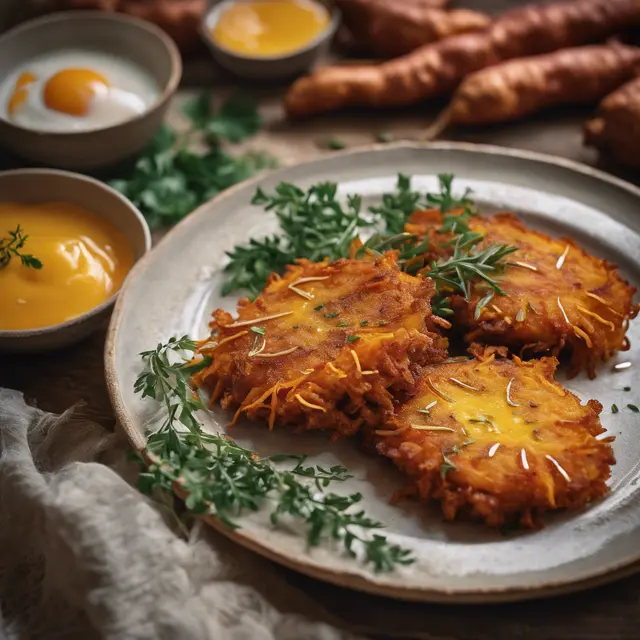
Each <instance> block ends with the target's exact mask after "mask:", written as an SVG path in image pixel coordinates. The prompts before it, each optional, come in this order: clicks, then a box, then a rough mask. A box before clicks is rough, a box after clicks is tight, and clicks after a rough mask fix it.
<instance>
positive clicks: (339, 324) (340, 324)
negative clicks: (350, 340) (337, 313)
mask: <svg viewBox="0 0 640 640" xmlns="http://www.w3.org/2000/svg"><path fill="white" fill-rule="evenodd" d="M348 326H349V323H348V322H338V324H337V325H336V327H348Z"/></svg>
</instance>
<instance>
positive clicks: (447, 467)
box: [440, 448, 458, 480]
mask: <svg viewBox="0 0 640 640" xmlns="http://www.w3.org/2000/svg"><path fill="white" fill-rule="evenodd" d="M454 453H457V448H456V450H455V451H454ZM442 460H443V463H442V464H441V465H440V477H441V478H442V479H443V480H444V479H445V478H446V477H447V473H449V471H457V470H458V467H456V465H455V464H454V463H453V462H452V461H451V458H449V457H447V455H446V453H445V451H444V449H443V450H442Z"/></svg>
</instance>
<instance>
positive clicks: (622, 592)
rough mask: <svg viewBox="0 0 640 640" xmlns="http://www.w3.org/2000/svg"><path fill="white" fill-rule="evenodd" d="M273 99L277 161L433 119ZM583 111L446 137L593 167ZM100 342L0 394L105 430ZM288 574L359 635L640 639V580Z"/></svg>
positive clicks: (403, 131) (42, 359)
mask: <svg viewBox="0 0 640 640" xmlns="http://www.w3.org/2000/svg"><path fill="white" fill-rule="evenodd" d="M464 4H465V5H467V6H470V5H475V6H476V7H478V6H483V8H486V7H487V5H492V6H491V8H496V6H498V7H500V8H502V7H504V6H505V5H514V4H520V2H504V1H503V2H501V1H499V0H485V1H484V2H482V1H478V2H471V3H468V2H467V3H464ZM186 71H187V73H186V84H187V85H198V86H207V85H209V84H211V82H212V81H213V79H214V78H216V77H217V74H216V72H215V71H214V69H213V68H212V66H211V63H210V61H208V60H206V59H203V60H201V61H197V62H194V63H192V64H190V65H189V66H188V68H187V70H186ZM279 94H280V91H279V90H278V89H277V88H275V89H274V88H269V89H260V90H259V95H260V98H261V105H262V111H263V114H264V115H265V117H266V120H267V127H266V129H265V131H263V132H261V133H260V134H259V135H258V136H257V137H256V138H255V139H254V140H252V141H251V142H250V143H248V145H247V146H249V147H250V148H255V149H261V150H266V151H270V152H271V153H272V154H274V155H275V156H276V157H278V158H279V159H280V161H281V162H283V163H287V162H298V161H302V160H305V159H308V158H312V157H317V156H318V155H319V154H322V153H328V152H326V151H321V150H320V149H319V148H318V145H319V143H322V141H323V140H326V139H327V138H328V137H332V136H337V137H340V138H341V139H342V140H344V141H345V142H346V143H347V144H348V145H349V146H350V147H352V146H356V145H362V144H370V143H371V142H373V140H374V136H375V133H377V132H380V131H385V132H392V133H393V134H394V136H395V137H396V138H398V139H402V138H408V139H415V138H416V137H417V136H418V135H419V133H420V131H421V130H423V129H424V127H425V126H426V125H427V124H428V123H429V122H430V120H431V118H432V117H433V115H434V111H433V110H422V109H420V110H412V111H399V112H392V113H384V114H376V113H370V112H368V113H358V114H353V113H352V114H344V115H339V116H329V117H322V118H318V119H316V120H313V121H312V122H304V123H295V124H290V123H286V122H285V121H284V118H283V114H282V111H281V107H280V103H279V99H278V96H279ZM588 113H589V111H588V110H579V111H572V110H569V111H563V112H560V113H554V114H551V115H549V114H548V115H544V116H541V117H539V118H534V119H530V120H528V121H526V122H522V123H518V124H514V125H509V126H502V127H493V128H483V129H482V130H480V131H478V130H475V131H457V132H454V133H453V135H450V136H448V137H449V138H450V139H457V140H466V141H472V142H481V143H488V144H496V145H502V146H508V147H519V148H522V149H530V150H534V151H540V152H544V153H550V154H555V155H558V156H562V157H565V158H570V159H573V160H578V161H581V162H584V163H586V164H589V165H596V164H597V158H596V155H595V153H593V152H592V151H591V150H586V149H584V148H583V147H582V144H581V125H582V122H583V121H584V119H585V117H586V116H587V115H588ZM174 117H175V114H174ZM178 120H179V118H178ZM15 163H16V161H15V159H13V158H9V157H6V156H3V155H2V153H1V152H0V168H3V167H10V166H14V165H15ZM601 168H604V169H605V170H609V171H611V172H612V173H615V174H616V175H619V176H621V177H624V178H626V179H629V180H632V181H634V182H636V183H640V175H634V174H629V173H626V172H624V171H623V170H620V169H617V168H615V167H612V166H608V165H604V166H603V167H601ZM639 215H640V212H639ZM0 303H1V302H0ZM104 338H105V330H101V331H99V332H97V333H95V334H94V335H93V336H91V337H90V338H88V339H87V340H85V341H83V342H82V343H80V344H78V345H75V346H73V347H71V348H68V349H65V350H62V351H57V352H54V353H45V354H38V355H21V356H15V355H0V386H4V387H10V388H15V389H19V390H21V391H23V392H24V393H25V394H26V395H27V397H29V398H31V399H32V400H33V401H34V402H36V403H37V404H38V405H39V406H40V407H42V408H43V409H47V410H49V411H55V412H61V411H63V410H65V409H66V408H68V407H69V406H71V405H73V404H75V403H78V402H83V403H84V405H85V407H84V409H83V410H84V412H85V413H87V414H88V415H90V416H91V417H93V418H94V419H95V420H96V421H98V422H100V423H101V424H103V425H104V426H106V427H108V428H113V426H114V417H113V412H112V410H111V406H110V403H109V398H108V395H107V391H106V388H105V384H104V373H103V357H102V356H103V347H104ZM283 571H285V570H283ZM286 573H287V574H288V576H289V579H290V580H291V582H293V583H295V584H296V585H297V586H298V587H300V588H301V589H304V590H305V591H306V592H307V593H310V594H311V595H312V596H313V597H314V598H317V600H318V601H319V602H320V603H321V604H323V605H324V606H325V607H326V609H327V610H328V611H330V612H331V613H333V614H335V615H338V616H339V617H341V618H342V619H344V620H345V622H346V623H347V624H349V625H353V626H354V627H361V626H362V624H363V623H366V627H367V630H368V631H369V632H370V631H371V629H377V630H378V631H379V634H380V637H392V636H393V637H407V638H409V637H411V638H428V639H430V640H436V639H437V640H453V639H465V640H466V639H469V640H476V639H477V640H496V639H497V640H502V639H504V640H511V639H513V640H519V639H529V638H531V639H532V640H533V639H535V640H578V639H596V638H597V639H607V640H622V639H627V638H629V639H631V638H638V637H640V632H639V631H638V625H639V623H640V575H636V576H634V577H631V578H626V579H623V580H620V581H618V582H616V583H614V584H611V585H608V586H604V587H599V588H596V589H593V590H591V591H588V592H585V593H580V594H575V595H571V596H563V597H558V598H555V599H549V600H540V601H532V602H527V603H518V604H505V605H492V606H452V605H411V604H404V603H397V602H392V601H389V600H384V599H382V598H374V597H371V596H365V595H362V594H355V593H351V592H348V591H346V590H341V589H338V588H335V587H330V586H327V585H324V584H322V583H319V582H316V581H314V580H311V579H309V578H306V577H304V576H299V575H296V574H293V573H291V572H286Z"/></svg>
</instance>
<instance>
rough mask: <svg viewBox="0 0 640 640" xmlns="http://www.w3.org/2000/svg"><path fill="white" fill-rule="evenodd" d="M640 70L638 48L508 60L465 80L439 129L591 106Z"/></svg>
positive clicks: (562, 52)
mask: <svg viewBox="0 0 640 640" xmlns="http://www.w3.org/2000/svg"><path fill="white" fill-rule="evenodd" d="M639 66H640V49H638V48H637V47H628V46H624V45H621V44H611V45H607V46H604V45H603V46H589V47H576V48H572V49H561V50H560V51H555V52H553V53H548V54H546V55H541V56H531V57H528V58H519V59H516V60H509V61H508V62H503V63H501V64H498V65H495V66H493V67H489V68H488V69H483V70H481V71H477V72H476V73H473V74H471V75H470V76H468V77H467V78H465V79H464V80H463V81H462V84H461V85H460V86H459V87H458V89H457V91H456V92H455V94H454V95H453V98H452V100H451V103H450V105H449V106H448V108H447V109H446V111H445V112H444V114H443V118H442V119H441V121H440V125H441V126H444V125H448V124H465V125H480V124H491V123H497V122H508V121H510V120H516V119H518V118H522V117H523V116H526V115H529V114H531V113H534V112H536V111H540V110H542V109H548V108H550V107H557V106H561V105H565V104H576V105H577V104H591V103H595V102H597V101H598V100H600V99H601V98H602V97H603V96H606V95H607V94H608V93H610V92H611V91H613V90H614V89H616V88H617V87H619V86H620V85H621V84H623V83H624V82H626V81H627V80H629V79H630V78H632V77H633V75H634V74H635V72H636V71H637V70H638V68H639Z"/></svg>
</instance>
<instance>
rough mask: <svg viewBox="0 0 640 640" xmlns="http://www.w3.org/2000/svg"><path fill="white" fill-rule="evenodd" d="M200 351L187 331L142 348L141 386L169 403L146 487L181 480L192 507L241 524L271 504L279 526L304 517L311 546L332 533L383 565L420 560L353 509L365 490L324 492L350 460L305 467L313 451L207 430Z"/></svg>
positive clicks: (161, 488) (154, 438) (164, 488)
mask: <svg viewBox="0 0 640 640" xmlns="http://www.w3.org/2000/svg"><path fill="white" fill-rule="evenodd" d="M194 350H195V343H194V342H193V341H192V340H190V339H189V338H188V337H187V336H184V337H182V338H179V339H176V338H171V339H170V340H169V341H168V342H167V343H166V344H159V345H158V346H157V347H156V349H154V350H151V351H146V352H143V353H142V354H141V356H142V357H143V359H144V361H145V363H146V368H145V370H144V371H143V373H142V374H141V375H140V376H139V377H138V379H137V380H136V383H135V387H134V388H135V391H136V393H139V394H141V395H142V397H143V398H144V397H150V398H153V399H155V400H156V401H158V402H161V403H163V404H164V406H165V409H166V414H167V415H166V418H165V420H164V422H163V423H162V424H161V426H160V427H159V429H158V430H157V431H155V432H154V433H152V434H151V435H150V436H149V438H148V440H147V454H148V457H149V458H150V464H149V465H148V470H147V471H146V472H143V473H141V474H140V480H139V482H140V488H141V490H142V491H144V492H145V493H153V492H163V493H167V494H172V493H173V488H174V486H177V485H180V487H181V489H182V490H183V491H184V493H185V494H186V500H185V505H186V507H187V509H188V510H189V511H190V512H191V513H193V514H209V515H213V516H216V517H217V518H219V519H220V521H221V522H223V523H224V524H226V525H227V526H229V527H232V528H237V527H238V526H239V525H238V523H237V522H236V518H237V517H238V516H239V515H240V514H241V513H243V512H246V511H258V510H260V509H262V508H266V507H267V505H269V504H272V505H273V506H272V507H271V514H270V519H271V522H272V523H273V524H274V525H278V523H279V521H280V519H281V518H282V517H293V518H295V519H298V520H301V521H302V522H304V523H305V525H306V527H307V541H308V544H309V546H317V545H318V544H320V543H321V542H322V541H323V540H325V539H328V538H332V539H334V540H336V541H339V542H341V543H342V545H343V547H344V550H345V552H346V553H347V554H348V555H349V556H352V557H356V556H357V555H359V554H358V548H360V549H361V557H362V561H363V562H365V563H370V564H371V565H373V567H374V569H375V570H376V571H390V570H393V569H394V568H395V567H396V566H398V565H406V564H411V563H412V562H414V559H413V557H412V556H411V552H410V551H409V550H407V549H403V548H402V547H400V546H398V545H394V544H391V543H389V542H388V541H387V539H386V538H385V537H384V536H382V535H379V534H376V533H371V534H370V535H368V534H367V533H366V532H367V531H370V532H373V531H375V530H377V529H380V528H381V527H382V526H383V525H382V524H381V523H380V522H377V521H376V520H373V519H372V518H370V517H368V516H367V515H366V514H365V513H364V511H362V510H356V511H353V510H351V508H352V507H353V506H355V505H357V504H358V503H360V502H361V501H362V496H361V495H360V494H359V493H354V494H351V495H347V496H343V495H338V494H335V493H327V492H325V489H326V487H327V486H329V485H330V483H332V482H343V481H344V480H346V479H348V478H349V477H350V476H349V475H348V473H347V470H346V469H345V468H344V467H341V466H334V467H331V468H329V469H326V468H323V467H319V466H315V467H312V466H306V467H305V466H304V463H305V460H306V457H305V456H297V455H277V456H269V457H265V458H261V457H259V456H257V455H256V454H255V453H253V452H252V451H250V450H249V449H245V448H244V447H241V446H240V445H238V444H237V443H236V442H234V441H233V440H232V439H231V438H229V437H227V436H226V435H225V434H210V433H206V432H205V431H204V430H203V429H202V426H201V424H200V422H199V421H198V418H197V415H196V414H197V411H199V410H201V409H203V408H204V405H203V404H202V402H201V401H200V399H199V397H198V396H196V395H195V394H194V392H193V389H192V388H191V385H190V377H191V375H192V374H193V373H194V372H195V371H197V370H199V369H200V368H202V367H203V366H207V365H208V364H209V363H210V362H211V360H210V359H205V360H203V361H200V362H197V363H193V362H192V361H191V360H190V359H189V358H188V357H187V358H185V357H184V355H183V354H184V353H185V352H187V353H193V352H194ZM176 356H177V357H180V359H179V360H178V361H175V359H176ZM287 462H291V463H292V464H294V465H295V466H293V468H292V469H289V470H282V469H280V468H279V467H278V466H276V465H278V464H280V463H287ZM299 477H303V478H305V479H309V480H314V484H307V483H304V482H301V481H300V480H299ZM363 530H364V531H363Z"/></svg>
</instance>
